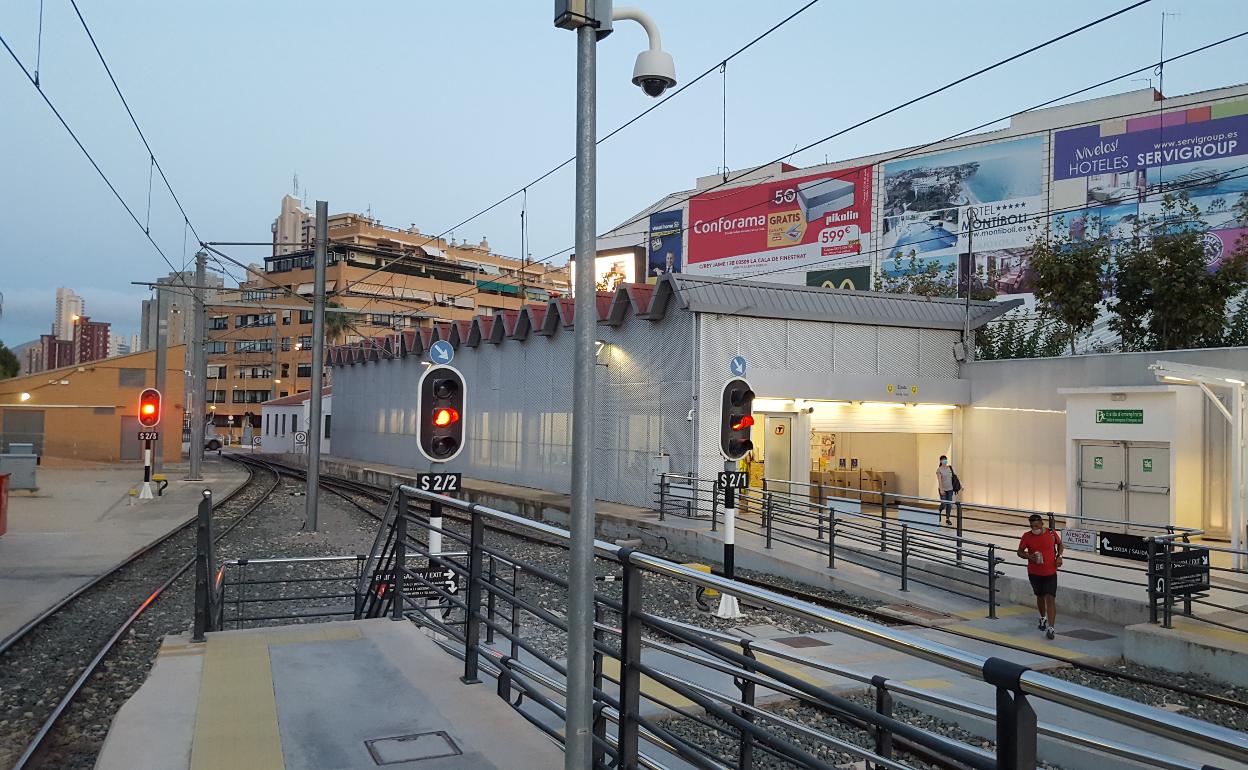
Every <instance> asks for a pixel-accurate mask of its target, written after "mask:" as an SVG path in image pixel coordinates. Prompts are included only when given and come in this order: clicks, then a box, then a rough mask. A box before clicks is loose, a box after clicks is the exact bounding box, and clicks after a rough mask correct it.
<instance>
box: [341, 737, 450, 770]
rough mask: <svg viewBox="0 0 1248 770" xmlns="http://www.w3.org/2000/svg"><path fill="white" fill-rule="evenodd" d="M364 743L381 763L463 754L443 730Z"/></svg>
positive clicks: (390, 763) (375, 739) (394, 763)
mask: <svg viewBox="0 0 1248 770" xmlns="http://www.w3.org/2000/svg"><path fill="white" fill-rule="evenodd" d="M364 745H365V746H366V747H368V753H369V754H372V755H373V761H374V762H376V763H377V764H379V765H396V764H398V763H400V762H418V761H420V760H422V759H437V758H438V757H456V756H459V755H460V754H463V752H462V751H460V750H459V746H457V745H455V741H454V740H452V739H451V736H450V735H448V734H447V733H446V732H444V731H442V730H435V731H433V732H429V733H413V734H411V735H396V736H394V737H392V738H374V739H372V740H371V741H364Z"/></svg>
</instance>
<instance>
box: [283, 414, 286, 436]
mask: <svg viewBox="0 0 1248 770" xmlns="http://www.w3.org/2000/svg"><path fill="white" fill-rule="evenodd" d="M282 435H283V436H285V435H286V415H285V414H283V415H282Z"/></svg>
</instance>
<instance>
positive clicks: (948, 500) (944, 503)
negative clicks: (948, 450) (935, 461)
mask: <svg viewBox="0 0 1248 770" xmlns="http://www.w3.org/2000/svg"><path fill="white" fill-rule="evenodd" d="M936 489H938V490H939V491H940V512H939V513H937V514H936V522H937V523H938V524H939V523H940V517H941V515H942V514H943V515H944V517H945V523H946V524H953V521H952V520H951V519H950V518H949V514H950V513H951V512H952V511H953V497H954V495H956V494H957V493H959V492H961V491H962V481H961V480H960V479H958V474H956V473H954V472H953V466H952V465H950V464H949V458H948V457H946V456H945V455H941V456H940V465H938V466H936Z"/></svg>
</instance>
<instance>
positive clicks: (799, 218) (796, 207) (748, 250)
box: [685, 166, 871, 283]
mask: <svg viewBox="0 0 1248 770" xmlns="http://www.w3.org/2000/svg"><path fill="white" fill-rule="evenodd" d="M689 220H690V227H689V254H688V255H687V258H686V260H685V263H686V264H685V271H686V272H688V273H692V274H695V275H696V274H701V275H731V276H737V277H746V276H752V275H755V276H758V278H759V280H764V281H772V282H782V283H783V282H788V283H805V280H806V277H805V273H806V271H808V270H811V269H822V268H834V267H838V266H844V265H847V264H855V263H857V262H859V261H860V260H861V257H860V256H859V255H860V254H861V253H862V251H863V241H864V239H865V238H866V236H867V234H868V233H870V231H871V167H870V166H861V167H857V168H849V169H841V170H839V171H829V172H825V173H822V174H815V175H812V176H804V177H793V178H790V179H784V180H781V181H777V182H764V183H762V184H756V185H750V186H748V187H734V188H731V189H727V190H714V191H712V192H708V193H705V194H703V195H699V196H697V197H695V198H693V199H692V200H690V201H689ZM786 274H787V275H786Z"/></svg>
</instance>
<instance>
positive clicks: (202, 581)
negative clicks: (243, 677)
mask: <svg viewBox="0 0 1248 770" xmlns="http://www.w3.org/2000/svg"><path fill="white" fill-rule="evenodd" d="M197 513H198V516H197V517H196V520H195V619H194V620H195V622H194V628H193V629H192V633H191V641H192V642H202V641H204V633H205V632H207V631H211V630H213V629H212V628H211V625H212V618H211V617H210V616H211V609H210V607H209V600H208V597H209V592H210V590H211V588H210V585H211V581H212V577H213V576H212V490H210V489H205V490H204V491H203V493H202V496H201V497H200V499H199V510H198V511H197Z"/></svg>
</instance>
